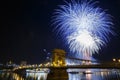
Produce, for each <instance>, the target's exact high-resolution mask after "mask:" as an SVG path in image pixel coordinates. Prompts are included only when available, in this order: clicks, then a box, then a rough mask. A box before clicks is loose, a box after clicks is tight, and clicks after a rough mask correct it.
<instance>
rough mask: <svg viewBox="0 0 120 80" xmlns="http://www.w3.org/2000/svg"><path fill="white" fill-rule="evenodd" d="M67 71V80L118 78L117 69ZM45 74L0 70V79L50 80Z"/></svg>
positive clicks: (119, 78)
mask: <svg viewBox="0 0 120 80" xmlns="http://www.w3.org/2000/svg"><path fill="white" fill-rule="evenodd" d="M67 72H68V77H69V78H68V80H120V70H118V69H111V70H110V69H67ZM47 75H48V73H43V72H41V73H40V72H29V73H26V75H19V74H17V73H12V72H0V80H51V79H47ZM58 77H62V76H58Z"/></svg>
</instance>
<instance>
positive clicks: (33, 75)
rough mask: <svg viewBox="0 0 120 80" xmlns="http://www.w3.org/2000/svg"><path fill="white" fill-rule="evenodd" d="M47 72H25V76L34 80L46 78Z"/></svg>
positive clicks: (44, 79) (45, 79)
mask: <svg viewBox="0 0 120 80" xmlns="http://www.w3.org/2000/svg"><path fill="white" fill-rule="evenodd" d="M47 75H48V73H39V72H38V73H37V72H36V73H34V72H31V73H26V78H33V79H35V80H47Z"/></svg>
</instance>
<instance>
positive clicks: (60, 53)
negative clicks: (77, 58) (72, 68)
mask: <svg viewBox="0 0 120 80" xmlns="http://www.w3.org/2000/svg"><path fill="white" fill-rule="evenodd" d="M65 54H66V52H65V51H64V50H62V49H54V50H53V51H52V64H53V66H55V67H57V66H65V65H66V62H65Z"/></svg>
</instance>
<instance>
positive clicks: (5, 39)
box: [0, 0, 120, 63]
mask: <svg viewBox="0 0 120 80" xmlns="http://www.w3.org/2000/svg"><path fill="white" fill-rule="evenodd" d="M99 2H100V3H99V6H100V7H102V8H103V9H108V11H107V12H108V13H109V14H111V15H112V16H113V17H114V18H113V21H114V24H115V25H114V26H113V27H115V29H116V30H115V32H116V33H117V34H118V36H115V37H111V41H110V42H109V43H108V45H107V46H106V47H104V48H102V50H101V51H100V52H99V54H98V55H95V58H97V59H99V60H110V59H112V58H113V57H116V58H120V37H119V35H120V34H119V32H120V0H100V1H99ZM60 4H63V0H8V1H7V0H4V2H1V7H0V20H1V21H0V22H1V24H0V28H1V29H0V54H1V55H0V62H1V63H2V62H4V63H5V62H6V61H9V60H12V61H14V62H16V63H20V61H23V60H25V61H27V62H28V63H40V62H42V61H44V60H45V58H46V53H45V52H44V51H43V49H46V50H47V51H48V52H51V50H52V49H54V48H62V49H64V47H63V45H62V44H64V43H63V42H62V41H61V40H57V39H56V38H55V35H54V34H55V33H54V32H53V31H52V27H51V22H50V21H51V17H52V14H53V12H54V9H56V8H57V5H60Z"/></svg>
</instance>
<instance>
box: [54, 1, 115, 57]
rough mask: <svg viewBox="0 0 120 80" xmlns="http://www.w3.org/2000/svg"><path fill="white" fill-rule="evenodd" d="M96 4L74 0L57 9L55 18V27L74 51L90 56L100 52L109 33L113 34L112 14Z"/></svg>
mask: <svg viewBox="0 0 120 80" xmlns="http://www.w3.org/2000/svg"><path fill="white" fill-rule="evenodd" d="M95 4H96V2H91V1H87V0H85V1H84V0H83V1H81V2H80V1H78V2H76V1H74V0H72V1H71V2H70V3H69V2H66V5H60V6H59V7H60V8H59V9H56V12H55V14H54V19H53V21H54V24H55V25H57V26H56V28H55V29H57V32H58V33H59V34H61V35H62V37H63V39H64V40H65V41H66V42H67V44H68V45H69V48H70V50H71V51H72V52H74V53H75V52H76V53H79V54H80V53H82V55H84V54H86V53H87V55H89V56H91V55H92V54H93V53H96V52H97V53H98V51H99V49H100V48H101V46H103V45H105V44H106V43H107V42H108V40H109V37H108V36H109V34H113V31H112V30H111V26H112V25H113V23H112V19H111V16H110V15H109V14H107V13H106V12H105V11H104V10H103V9H101V8H100V7H96V6H95Z"/></svg>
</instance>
